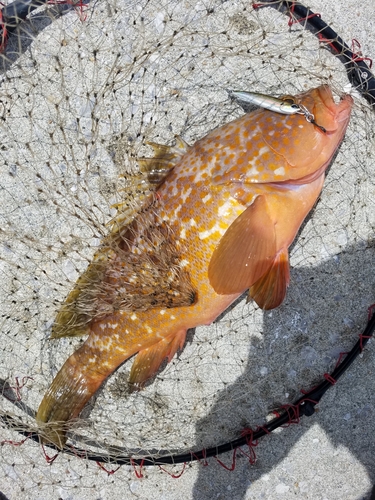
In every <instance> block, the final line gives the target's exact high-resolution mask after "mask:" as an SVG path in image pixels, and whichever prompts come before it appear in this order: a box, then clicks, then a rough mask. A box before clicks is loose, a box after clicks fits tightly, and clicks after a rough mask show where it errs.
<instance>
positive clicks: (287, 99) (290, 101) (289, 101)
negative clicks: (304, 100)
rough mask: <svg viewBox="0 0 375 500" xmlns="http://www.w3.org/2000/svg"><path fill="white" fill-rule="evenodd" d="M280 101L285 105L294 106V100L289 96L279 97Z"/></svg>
mask: <svg viewBox="0 0 375 500" xmlns="http://www.w3.org/2000/svg"><path fill="white" fill-rule="evenodd" d="M280 99H281V100H282V101H285V104H295V102H296V100H295V99H294V97H293V96H291V95H283V96H282V97H280Z"/></svg>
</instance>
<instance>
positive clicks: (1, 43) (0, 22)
mask: <svg viewBox="0 0 375 500" xmlns="http://www.w3.org/2000/svg"><path fill="white" fill-rule="evenodd" d="M0 5H1V6H2V7H5V5H4V4H3V3H2V2H0ZM0 30H1V39H0V52H3V51H4V50H5V47H6V44H7V38H8V30H7V27H6V23H5V22H4V17H3V11H2V10H0Z"/></svg>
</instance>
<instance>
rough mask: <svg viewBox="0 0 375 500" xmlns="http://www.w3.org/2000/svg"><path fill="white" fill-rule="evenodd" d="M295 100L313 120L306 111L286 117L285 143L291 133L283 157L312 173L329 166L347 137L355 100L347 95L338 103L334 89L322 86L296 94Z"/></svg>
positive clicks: (293, 164)
mask: <svg viewBox="0 0 375 500" xmlns="http://www.w3.org/2000/svg"><path fill="white" fill-rule="evenodd" d="M295 102H296V103H297V104H299V105H302V106H303V107H304V108H305V109H306V110H307V111H308V112H309V113H310V114H311V115H312V121H311V122H310V121H309V119H308V117H307V116H306V115H304V114H300V115H294V116H291V117H290V118H289V117H287V118H286V119H284V124H285V128H284V129H283V134H285V136H284V143H285V139H286V137H288V136H289V141H288V144H289V145H290V147H289V148H288V149H287V151H286V153H284V155H283V156H284V157H285V159H286V161H287V162H288V164H289V165H290V166H292V167H298V169H299V170H300V171H302V170H303V169H304V167H305V168H308V169H309V170H310V173H311V172H313V171H315V170H316V169H317V167H318V168H319V167H320V168H326V167H327V166H328V164H329V162H330V160H331V158H332V156H333V154H334V153H335V151H336V149H337V147H338V146H339V144H340V143H341V141H342V139H343V137H344V134H345V131H346V128H347V126H348V123H349V119H350V113H351V109H352V105H353V99H352V97H350V96H349V95H344V96H343V97H342V98H341V100H340V101H339V102H338V103H336V102H335V100H334V98H333V95H332V91H331V88H330V87H329V86H328V85H321V86H320V87H317V88H315V89H311V90H309V91H308V92H305V93H303V94H300V95H297V96H296V97H295ZM288 118H289V119H288ZM310 119H311V118H310ZM306 173H307V172H306Z"/></svg>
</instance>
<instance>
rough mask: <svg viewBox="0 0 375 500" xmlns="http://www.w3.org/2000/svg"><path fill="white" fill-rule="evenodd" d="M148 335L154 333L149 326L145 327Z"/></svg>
mask: <svg viewBox="0 0 375 500" xmlns="http://www.w3.org/2000/svg"><path fill="white" fill-rule="evenodd" d="M145 328H146V331H147V333H152V328H151V327H150V326H148V325H145Z"/></svg>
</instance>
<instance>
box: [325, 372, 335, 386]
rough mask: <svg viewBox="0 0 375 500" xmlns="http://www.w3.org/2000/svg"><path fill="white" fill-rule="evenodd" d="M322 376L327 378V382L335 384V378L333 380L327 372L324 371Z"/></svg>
mask: <svg viewBox="0 0 375 500" xmlns="http://www.w3.org/2000/svg"><path fill="white" fill-rule="evenodd" d="M323 377H324V378H325V379H326V380H327V382H329V383H330V384H332V385H335V384H336V382H337V380H335V379H334V378H333V377H332V375H330V374H329V373H324V374H323Z"/></svg>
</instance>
